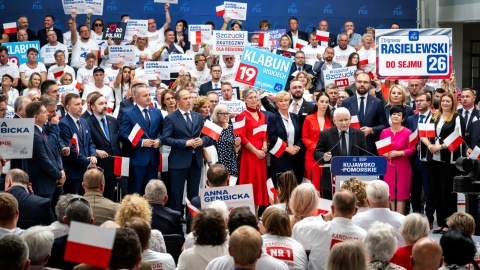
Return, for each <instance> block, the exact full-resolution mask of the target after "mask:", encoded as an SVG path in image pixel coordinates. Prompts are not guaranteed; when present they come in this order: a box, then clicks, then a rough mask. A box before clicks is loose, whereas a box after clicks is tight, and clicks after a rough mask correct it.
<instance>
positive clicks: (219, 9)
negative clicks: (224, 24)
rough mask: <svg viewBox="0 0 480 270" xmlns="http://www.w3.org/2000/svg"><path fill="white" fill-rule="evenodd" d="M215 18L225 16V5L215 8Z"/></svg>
mask: <svg viewBox="0 0 480 270" xmlns="http://www.w3.org/2000/svg"><path fill="white" fill-rule="evenodd" d="M215 9H216V10H217V16H219V17H220V16H223V15H224V14H225V5H220V6H216V7H215Z"/></svg>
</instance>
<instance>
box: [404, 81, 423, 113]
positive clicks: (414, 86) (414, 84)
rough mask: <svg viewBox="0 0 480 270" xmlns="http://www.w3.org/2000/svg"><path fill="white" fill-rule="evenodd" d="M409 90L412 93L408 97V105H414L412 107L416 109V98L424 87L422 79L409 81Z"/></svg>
mask: <svg viewBox="0 0 480 270" xmlns="http://www.w3.org/2000/svg"><path fill="white" fill-rule="evenodd" d="M407 88H408V92H409V93H410V95H409V96H408V97H407V106H410V107H412V109H414V110H415V109H416V104H415V99H416V98H417V95H418V93H419V92H420V90H421V89H422V84H421V83H420V80H417V79H415V80H410V81H408V86H407Z"/></svg>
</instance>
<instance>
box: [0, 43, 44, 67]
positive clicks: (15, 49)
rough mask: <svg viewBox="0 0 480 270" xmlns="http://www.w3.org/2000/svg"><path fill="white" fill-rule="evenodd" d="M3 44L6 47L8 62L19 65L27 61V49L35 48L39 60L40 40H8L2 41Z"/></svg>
mask: <svg viewBox="0 0 480 270" xmlns="http://www.w3.org/2000/svg"><path fill="white" fill-rule="evenodd" d="M2 45H3V46H5V47H7V49H8V60H9V61H10V63H13V64H17V65H18V66H20V65H21V64H23V63H26V62H27V61H28V59H27V50H28V49H30V48H36V49H37V50H38V59H37V60H38V62H40V61H41V60H40V42H39V41H25V42H10V43H3V44H2Z"/></svg>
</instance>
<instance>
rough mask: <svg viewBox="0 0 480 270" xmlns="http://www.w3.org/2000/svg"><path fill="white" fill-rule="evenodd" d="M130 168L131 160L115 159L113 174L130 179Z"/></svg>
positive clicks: (125, 158)
mask: <svg viewBox="0 0 480 270" xmlns="http://www.w3.org/2000/svg"><path fill="white" fill-rule="evenodd" d="M129 166H130V158H128V157H113V174H114V175H118V176H126V177H128V168H129Z"/></svg>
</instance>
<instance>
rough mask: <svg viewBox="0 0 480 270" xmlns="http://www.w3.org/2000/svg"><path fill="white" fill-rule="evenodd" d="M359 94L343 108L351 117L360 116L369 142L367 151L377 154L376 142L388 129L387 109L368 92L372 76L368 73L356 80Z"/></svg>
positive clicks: (344, 102)
mask: <svg viewBox="0 0 480 270" xmlns="http://www.w3.org/2000/svg"><path fill="white" fill-rule="evenodd" d="M355 88H356V89H357V93H356V94H355V95H353V96H351V97H349V98H347V99H345V100H344V101H343V102H342V106H343V107H345V108H347V109H348V110H349V111H350V115H352V116H354V115H356V116H358V121H359V122H360V127H361V128H360V129H361V130H362V131H363V133H364V134H365V137H366V140H367V150H368V151H369V152H370V153H373V154H377V147H376V146H375V141H377V140H378V138H379V137H380V133H381V132H382V130H383V129H384V128H386V127H388V122H387V118H386V116H385V109H384V106H383V103H382V101H381V100H380V99H378V98H376V97H372V96H371V95H370V94H369V93H368V92H369V89H370V76H368V74H366V73H361V74H358V76H357V78H356V79H355Z"/></svg>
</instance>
